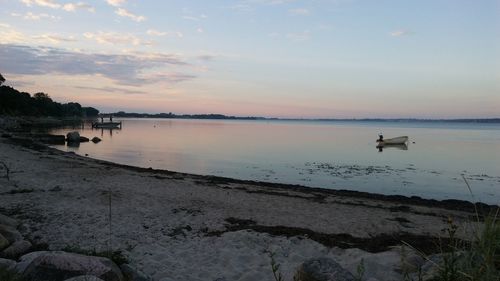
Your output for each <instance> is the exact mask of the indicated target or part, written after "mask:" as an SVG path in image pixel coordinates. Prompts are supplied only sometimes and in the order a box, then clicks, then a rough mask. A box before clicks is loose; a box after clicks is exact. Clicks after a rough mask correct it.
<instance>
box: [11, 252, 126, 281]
mask: <svg viewBox="0 0 500 281" xmlns="http://www.w3.org/2000/svg"><path fill="white" fill-rule="evenodd" d="M16 270H17V271H18V272H20V273H21V274H22V275H23V276H24V277H25V278H26V279H28V280H37V281H64V280H66V279H68V278H72V277H76V276H80V275H92V276H96V277H98V278H100V279H102V280H104V281H123V280H124V279H123V275H122V273H121V271H120V269H119V268H118V266H117V265H116V264H115V263H114V262H112V261H111V260H110V259H107V258H103V257H93V256H85V255H80V254H74V253H67V252H62V251H53V252H51V251H40V252H32V253H29V254H27V255H24V256H22V257H21V259H20V261H19V262H18V263H17V265H16Z"/></svg>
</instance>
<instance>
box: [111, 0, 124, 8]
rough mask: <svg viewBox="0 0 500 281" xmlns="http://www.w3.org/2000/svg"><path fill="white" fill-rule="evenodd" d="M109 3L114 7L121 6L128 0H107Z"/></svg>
mask: <svg viewBox="0 0 500 281" xmlns="http://www.w3.org/2000/svg"><path fill="white" fill-rule="evenodd" d="M106 2H108V4H109V5H111V6H113V7H120V6H121V5H123V4H125V2H127V1H126V0H106Z"/></svg>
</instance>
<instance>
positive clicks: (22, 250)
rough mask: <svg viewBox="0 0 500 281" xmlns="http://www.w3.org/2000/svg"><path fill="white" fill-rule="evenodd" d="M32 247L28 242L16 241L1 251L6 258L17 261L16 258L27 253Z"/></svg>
mask: <svg viewBox="0 0 500 281" xmlns="http://www.w3.org/2000/svg"><path fill="white" fill-rule="evenodd" d="M32 246H33V245H31V243H30V242H29V241H26V240H21V241H16V242H14V243H13V244H12V245H10V246H9V247H8V248H7V249H5V250H3V256H4V257H6V258H11V259H17V258H18V257H20V256H22V255H24V254H26V253H27V252H29V250H30V249H31V247H32Z"/></svg>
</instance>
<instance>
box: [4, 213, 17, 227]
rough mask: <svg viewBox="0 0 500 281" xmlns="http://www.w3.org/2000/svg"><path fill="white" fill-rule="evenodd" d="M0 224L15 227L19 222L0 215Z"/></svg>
mask: <svg viewBox="0 0 500 281" xmlns="http://www.w3.org/2000/svg"><path fill="white" fill-rule="evenodd" d="M0 224H3V225H8V226H12V227H17V226H18V225H19V222H18V221H17V220H15V219H13V218H9V217H8V216H5V215H2V214H0Z"/></svg>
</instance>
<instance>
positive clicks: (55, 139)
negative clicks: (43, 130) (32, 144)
mask: <svg viewBox="0 0 500 281" xmlns="http://www.w3.org/2000/svg"><path fill="white" fill-rule="evenodd" d="M32 137H33V139H36V140H38V141H39V142H43V143H46V144H64V142H65V140H66V138H65V137H64V135H51V134H39V135H32Z"/></svg>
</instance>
